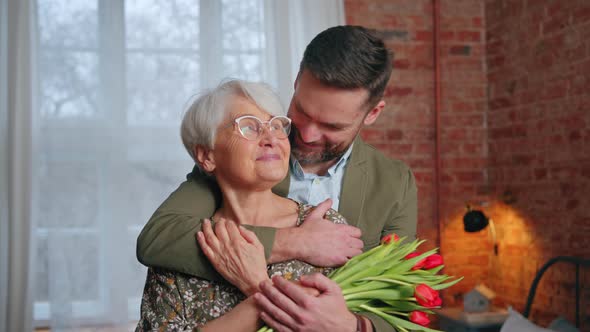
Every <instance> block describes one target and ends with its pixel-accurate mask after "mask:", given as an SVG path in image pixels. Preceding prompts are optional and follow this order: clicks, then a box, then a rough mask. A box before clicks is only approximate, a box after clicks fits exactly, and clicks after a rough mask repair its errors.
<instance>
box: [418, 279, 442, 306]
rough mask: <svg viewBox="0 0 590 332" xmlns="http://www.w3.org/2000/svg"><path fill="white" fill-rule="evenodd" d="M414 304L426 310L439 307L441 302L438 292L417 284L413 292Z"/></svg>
mask: <svg viewBox="0 0 590 332" xmlns="http://www.w3.org/2000/svg"><path fill="white" fill-rule="evenodd" d="M414 297H416V302H418V304H420V305H421V306H423V307H426V308H434V307H440V305H441V304H442V300H441V298H440V295H439V294H438V291H435V290H434V289H432V288H430V287H429V286H428V285H426V284H419V285H418V286H416V289H415V291H414Z"/></svg>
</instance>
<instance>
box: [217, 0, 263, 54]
mask: <svg viewBox="0 0 590 332" xmlns="http://www.w3.org/2000/svg"><path fill="white" fill-rule="evenodd" d="M263 14H264V4H263V3H262V1H260V0H223V12H222V26H223V48H224V51H229V50H231V51H236V50H242V51H260V50H261V49H262V48H264V44H265V40H264V15H263Z"/></svg>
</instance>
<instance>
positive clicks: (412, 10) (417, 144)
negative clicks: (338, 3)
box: [345, 0, 489, 305]
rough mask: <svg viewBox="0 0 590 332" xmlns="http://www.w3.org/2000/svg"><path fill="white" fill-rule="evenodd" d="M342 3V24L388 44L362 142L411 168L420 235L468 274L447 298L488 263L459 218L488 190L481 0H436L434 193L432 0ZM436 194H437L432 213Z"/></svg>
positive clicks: (451, 300)
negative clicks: (382, 94)
mask: <svg viewBox="0 0 590 332" xmlns="http://www.w3.org/2000/svg"><path fill="white" fill-rule="evenodd" d="M345 4H346V13H347V17H346V19H347V24H358V25H363V26H366V27H370V28H374V29H377V30H378V31H380V33H381V35H382V37H383V38H384V39H385V41H386V43H387V45H388V46H389V47H390V48H391V49H392V50H393V52H394V56H395V60H394V71H393V74H392V78H391V81H390V84H389V87H388V89H387V92H386V98H385V99H386V102H387V107H386V110H385V112H384V113H383V114H382V115H381V118H380V121H379V123H378V124H376V125H373V126H372V127H370V128H367V129H365V130H364V132H363V133H362V134H363V137H364V138H365V139H366V140H367V141H368V142H370V143H371V144H373V145H375V146H376V147H377V148H379V149H380V150H381V151H384V152H385V153H386V154H387V155H389V156H391V157H394V158H398V159H401V160H403V161H405V162H406V163H408V164H409V165H410V166H411V168H412V170H413V171H414V174H415V176H416V179H417V182H418V190H419V194H418V195H419V220H418V236H419V237H420V238H423V239H427V240H428V242H427V243H426V244H425V245H424V246H425V248H428V247H436V246H441V251H442V252H443V253H444V255H445V259H446V265H447V266H448V268H447V269H446V272H447V273H449V274H452V275H463V276H465V277H466V279H465V281H464V282H462V283H460V284H459V285H457V286H455V287H453V289H452V290H450V291H449V292H447V293H448V294H446V302H447V304H448V305H453V304H455V302H456V299H459V298H460V296H461V295H462V293H464V292H465V291H467V290H469V289H471V288H473V286H474V285H475V284H476V282H477V281H478V280H480V279H482V278H485V277H486V276H487V270H486V269H487V267H488V265H489V261H488V258H487V256H486V255H483V254H482V255H472V254H471V252H469V251H468V252H466V251H465V250H464V249H465V248H471V247H473V246H477V244H479V243H480V242H481V236H477V235H476V236H465V235H464V234H463V230H462V224H461V221H460V217H461V216H462V214H463V213H464V212H465V203H466V202H468V201H482V200H485V199H486V197H487V196H486V194H487V187H486V185H485V184H486V179H487V175H486V165H487V145H486V140H485V139H486V128H485V116H486V109H487V96H486V88H487V86H486V75H485V57H484V51H485V44H484V43H485V22H484V8H483V7H484V5H483V2H480V1H475V0H465V1H458V0H442V1H441V2H440V5H441V21H440V23H441V31H440V47H441V49H440V63H441V81H442V91H441V92H442V98H441V100H442V103H441V110H440V121H441V122H440V124H441V127H440V130H441V131H440V136H441V142H440V150H441V153H442V155H441V166H442V169H441V173H440V174H441V187H440V192H439V193H437V192H436V188H435V134H436V130H435V112H434V77H435V73H434V53H433V7H432V1H431V0H395V1H394V0H388V1H363V0H347V1H345ZM437 195H438V196H439V199H440V200H441V209H440V211H439V218H438V220H436V216H435V211H436V196H437ZM439 221H440V222H439ZM439 227H440V230H439ZM439 232H440V233H439ZM440 234H442V237H441V236H440Z"/></svg>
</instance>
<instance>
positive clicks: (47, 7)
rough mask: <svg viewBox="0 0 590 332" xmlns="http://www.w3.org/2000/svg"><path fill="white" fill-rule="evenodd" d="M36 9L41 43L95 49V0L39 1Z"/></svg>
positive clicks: (96, 26) (46, 45) (96, 27)
mask: <svg viewBox="0 0 590 332" xmlns="http://www.w3.org/2000/svg"><path fill="white" fill-rule="evenodd" d="M37 9H38V12H37V15H38V18H39V39H40V42H41V45H42V46H44V47H60V48H62V47H65V48H93V49H96V48H97V45H98V42H97V31H98V30H97V29H98V25H97V21H98V17H97V2H96V1H88V0H43V1H38V2H37Z"/></svg>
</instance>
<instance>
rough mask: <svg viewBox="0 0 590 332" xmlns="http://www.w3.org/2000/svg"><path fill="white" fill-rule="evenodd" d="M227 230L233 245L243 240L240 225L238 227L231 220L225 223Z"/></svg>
mask: <svg viewBox="0 0 590 332" xmlns="http://www.w3.org/2000/svg"><path fill="white" fill-rule="evenodd" d="M225 229H226V232H227V234H228V237H229V240H230V241H231V242H232V243H236V242H237V241H240V240H242V234H241V233H240V230H239V229H238V225H236V223H235V222H233V221H231V220H227V221H225Z"/></svg>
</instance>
